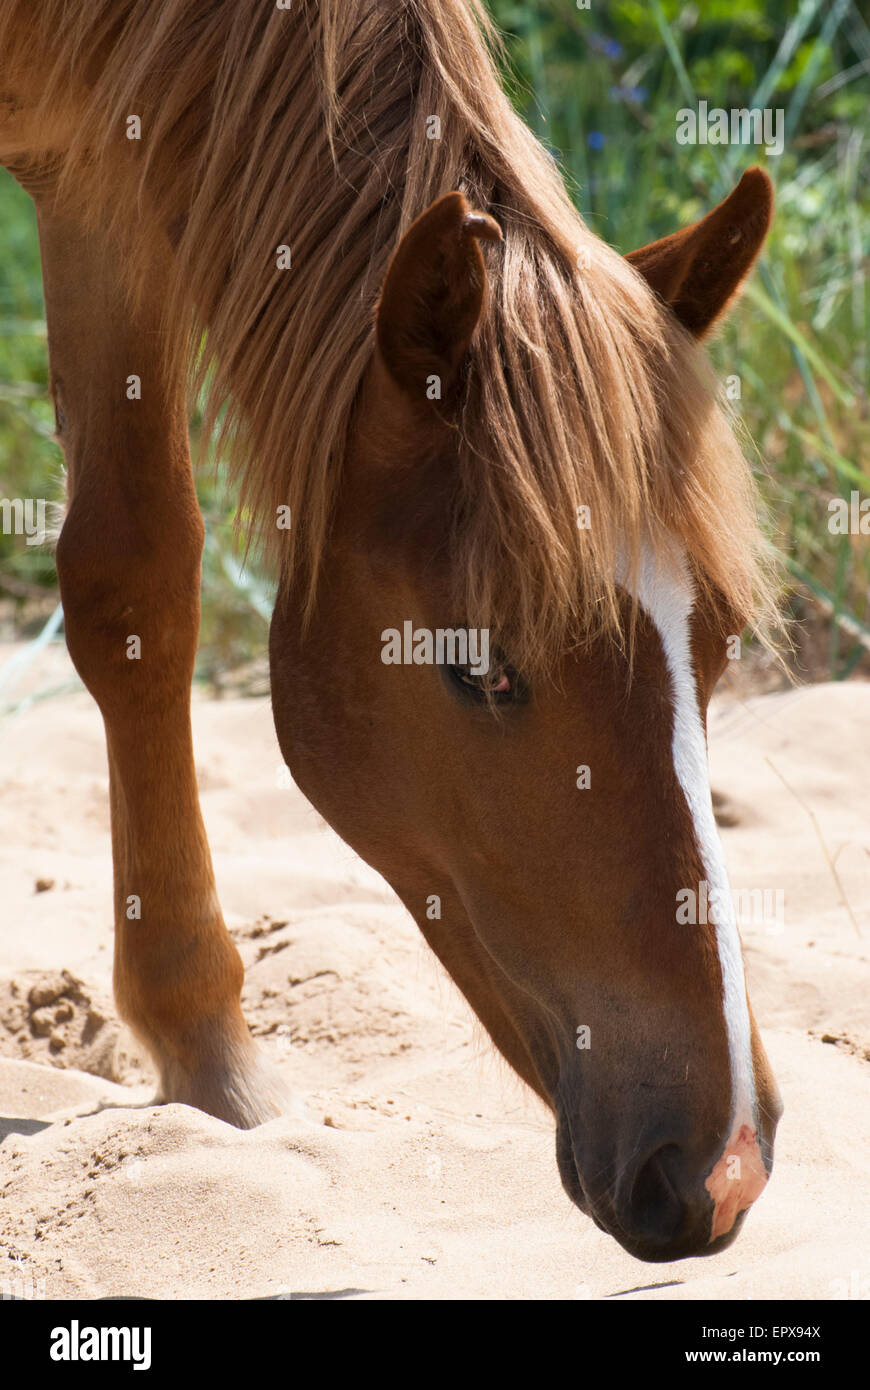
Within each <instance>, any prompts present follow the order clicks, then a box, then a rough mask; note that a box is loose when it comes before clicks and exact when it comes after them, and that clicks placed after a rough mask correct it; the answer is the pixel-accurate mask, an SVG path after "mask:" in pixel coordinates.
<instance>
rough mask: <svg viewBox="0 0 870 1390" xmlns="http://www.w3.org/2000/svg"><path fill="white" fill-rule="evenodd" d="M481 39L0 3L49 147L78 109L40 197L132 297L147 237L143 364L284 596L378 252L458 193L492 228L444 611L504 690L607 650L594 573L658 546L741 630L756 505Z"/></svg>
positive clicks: (701, 401) (334, 489) (719, 423)
mask: <svg viewBox="0 0 870 1390" xmlns="http://www.w3.org/2000/svg"><path fill="white" fill-rule="evenodd" d="M495 46H496V41H495V39H494V35H493V31H492V28H491V25H490V23H489V21H488V19H487V17H486V14H485V12H484V10H483V8H482V6H481V4H480V3H479V0H292V4H291V6H290V8H289V9H288V10H279V9H278V8H277V7H276V5H275V4H274V3H271V0H262V3H259V4H241V5H240V4H238V3H237V0H89V3H88V4H86V5H70V4H69V3H67V0H40V4H39V5H38V6H36V7H34V6H33V5H32V4H30V3H24V0H15V2H14V3H9V0H7V3H6V4H5V5H4V6H3V13H2V19H0V51H3V52H4V53H5V54H6V59H5V62H6V64H7V69H8V71H10V72H11V71H13V70H14V68H15V66H16V64H17V63H19V62H22V63H29V64H30V66H31V69H33V70H36V71H39V72H40V74H41V77H40V82H41V94H40V106H41V109H42V111H43V112H44V115H45V128H46V130H49V129H50V127H51V123H52V114H53V112H55V111H56V110H57V109H58V108H59V107H61V106H65V105H68V104H69V103H70V101H71V100H72V101H73V102H74V103H75V107H76V118H75V122H74V130H73V135H72V140H71V143H70V144H69V148H68V149H67V150H65V151H64V153H63V161H62V172H61V184H60V196H61V197H62V198H64V199H74V200H76V201H77V203H78V206H79V207H80V208H81V210H82V212H83V213H84V214H86V215H87V216H89V217H92V218H93V219H94V220H95V221H101V222H102V223H103V224H105V222H106V220H107V219H111V223H112V227H113V229H114V232H115V234H117V235H119V236H122V237H124V239H125V244H127V245H129V247H130V283H131V292H135V291H136V287H137V286H139V287H140V292H141V285H142V284H143V282H144V274H145V270H144V268H145V265H146V262H147V258H148V254H149V253H148V245H147V243H148V241H149V238H152V237H153V236H160V237H162V238H164V239H165V238H166V237H167V236H168V237H169V239H170V240H171V242H172V244H173V246H174V250H175V256H174V267H175V268H174V273H173V280H172V283H171V284H170V285H169V286H168V291H169V309H168V313H167V320H166V322H167V353H168V354H169V355H170V356H174V357H176V358H178V359H180V358H181V357H182V356H183V357H185V358H186V359H187V360H188V361H194V359H195V361H194V366H195V378H196V380H197V382H200V383H201V382H202V381H203V380H204V379H205V378H206V376H207V377H208V381H209V391H210V396H209V399H210V407H209V409H210V421H211V422H214V421H215V420H218V421H219V424H220V428H221V432H222V441H223V446H224V447H225V448H226V451H227V453H228V455H229V457H230V459H231V460H232V464H233V467H234V468H235V470H236V472H237V475H238V478H239V482H240V488H241V502H242V509H243V515H244V516H245V517H246V518H247V519H248V520H249V521H250V523H251V525H252V527H253V528H254V529H255V530H256V532H257V534H258V536H259V538H260V539H261V541H262V542H263V545H264V546H265V549H266V551H267V552H269V553H270V554H271V556H272V557H273V559H276V560H277V561H278V562H279V563H280V564H281V566H282V567H283V572H284V574H285V576H287V575H289V574H291V573H292V574H294V575H295V576H296V578H297V580H298V579H300V578H301V582H302V583H303V584H304V586H305V592H306V593H307V596H308V602H309V603H313V602H314V601H315V599H316V583H317V577H318V569H319V565H320V561H321V558H322V556H323V554H324V549H325V545H326V541H327V534H328V528H329V524H330V520H331V517H332V515H333V512H334V507H335V502H336V496H337V493H338V489H339V487H340V484H341V473H342V461H343V458H344V456H345V452H346V449H347V441H348V432H349V429H350V427H351V421H352V419H353V414H354V406H355V402H356V400H357V397H358V392H359V387H360V383H361V381H362V379H363V376H364V374H365V372H366V369H367V366H368V365H369V362H370V360H371V356H372V351H373V332H372V327H373V318H374V312H375V307H376V303H377V296H378V292H379V289H380V285H381V281H382V278H383V275H384V272H385V270H386V267H387V264H388V261H389V257H390V255H391V253H392V251H393V250H394V249H395V246H396V244H397V240H398V238H399V237H400V236H401V234H402V233H403V231H404V230H405V229H406V228H407V226H408V225H409V223H410V222H411V221H412V220H413V219H414V218H415V217H416V216H417V215H418V214H419V213H421V212H422V211H423V210H424V209H425V208H426V207H427V206H428V205H429V204H430V203H432V202H433V201H434V200H435V199H436V198H438V197H439V196H440V195H441V194H443V193H445V192H448V191H450V190H452V189H460V190H461V191H462V192H463V193H464V194H465V195H466V197H467V198H468V200H469V202H470V203H471V204H472V205H473V206H475V207H477V208H480V209H483V210H485V211H487V212H490V213H491V214H492V215H493V216H494V217H495V218H496V220H497V221H498V222H499V224H500V226H501V228H502V231H503V233H504V242H503V245H501V246H488V247H486V248H485V256H486V260H487V268H488V272H489V282H490V292H489V296H488V300H487V305H486V308H485V312H484V317H483V320H482V322H481V324H480V326H479V330H478V332H477V334H476V337H475V339H474V342H473V345H472V350H471V360H470V363H469V370H468V373H467V384H466V388H465V398H464V402H463V405H462V411H461V429H460V444H459V449H458V452H459V460H458V465H457V486H456V498H455V508H454V514H453V516H452V518H451V526H452V536H451V546H452V562H453V567H454V571H455V576H456V584H457V593H458V600H457V601H458V602H462V604H463V609H462V611H463V612H464V613H465V614H466V615H467V617H468V620H469V621H473V622H474V623H475V624H476V625H488V626H491V627H492V628H493V629H495V631H496V632H499V633H509V634H510V637H511V641H512V644H513V645H512V655H513V657H514V659H515V660H516V662H517V663H518V664H520V665H522V666H523V668H524V669H529V670H531V669H534V668H535V667H539V668H540V667H543V666H545V665H546V664H547V663H548V662H550V661H552V659H553V658H554V656H555V655H557V654H558V653H559V652H560V651H562V650H564V646H565V644H566V641H570V640H572V639H573V636H575V635H576V634H577V633H578V632H580V631H582V630H584V629H588V628H589V627H590V626H591V627H595V628H599V627H604V628H607V629H609V630H610V631H612V632H613V633H614V634H617V635H618V634H620V633H621V631H622V628H621V624H622V621H623V619H622V617H621V608H620V604H619V598H618V591H617V587H616V578H615V576H616V574H617V571H618V567H619V557H620V555H623V556H624V555H625V554H626V552H627V553H628V555H629V556H630V557H631V558H632V559H633V560H634V561H635V562H637V561H638V559H639V556H640V552H641V547H642V545H643V544H644V542H645V541H648V540H650V539H651V540H652V542H653V544H656V542H657V539H658V540H661V537H662V532H669V533H671V534H672V535H674V536H676V537H677V538H678V539H679V540H680V541H682V543H683V545H684V546H685V548H686V551H687V553H688V556H689V558H690V560H691V562H692V564H693V569H694V571H695V573H696V575H697V576H698V580H699V583H700V584H701V586H702V587H708V588H710V589H715V590H718V591H719V593H720V594H721V596H722V598H724V600H725V601H726V602H727V603H729V604H730V605H731V607H732V608H733V609H734V612H735V614H736V615H737V617H738V620H739V621H741V622H742V621H748V620H751V618H752V615H753V614H754V613H757V612H758V611H759V609H761V610H762V611H764V610H766V608H767V607H768V604H769V593H770V591H769V586H768V581H767V578H766V575H765V563H764V547H763V543H762V538H761V534H760V532H759V528H758V524H757V519H756V498H755V492H754V487H753V481H752V477H751V472H750V470H749V468H748V466H747V464H746V462H745V460H744V458H743V457H742V454H741V452H740V449H739V448H738V446H737V444H736V442H735V439H734V437H733V434H732V432H731V429H730V427H729V425H728V423H727V421H726V419H725V416H724V414H723V413H722V411H721V409H720V408H719V406H718V405H717V404H716V402H715V396H714V391H713V389H712V387H711V384H710V382H709V380H708V375H707V369H706V365H705V362H704V359H703V357H702V355H701V354H700V353H699V351H698V350H697V349H696V348H695V346H694V345H693V344H692V343H691V341H690V340H689V338H688V336H687V335H686V334H685V333H684V332H683V331H682V329H680V328H679V326H678V325H677V323H676V321H675V320H674V319H673V317H672V316H671V315H669V314H668V313H666V312H665V311H663V310H662V308H661V306H660V305H659V304H658V302H657V301H656V299H655V298H654V296H653V294H652V293H651V291H650V290H649V289H648V287H647V286H646V284H645V282H644V281H643V280H642V279H641V277H640V276H639V275H638V274H637V273H636V272H635V271H634V270H633V269H632V268H631V267H630V266H629V265H628V264H627V263H626V262H625V261H624V260H623V259H622V258H621V257H620V256H619V255H618V254H617V253H616V252H614V251H612V250H611V249H610V248H608V247H607V246H606V245H605V243H604V242H603V241H601V240H600V239H599V238H598V237H597V236H595V235H594V234H593V233H592V232H590V231H589V229H588V228H587V227H586V226H585V225H584V223H583V222H582V220H581V218H580V217H579V215H578V213H577V212H576V210H575V209H574V207H573V206H572V204H571V202H570V200H569V198H568V196H567V193H566V191H565V188H564V186H563V183H562V180H561V177H560V175H559V172H558V170H557V168H556V167H555V165H554V164H553V162H552V160H551V159H550V157H549V155H548V154H547V153H546V152H545V151H544V149H543V148H542V146H541V145H540V144H539V142H538V141H537V140H536V139H535V138H534V137H533V135H532V134H531V133H530V132H529V130H528V129H527V128H526V127H525V125H524V124H523V123H522V121H521V120H520V119H519V117H518V116H517V115H516V114H515V113H514V111H513V109H512V108H511V106H510V103H509V101H508V99H507V97H506V96H505V94H504V92H503V90H502V88H501V85H500V82H499V79H498V76H497V72H496V67H495V63H494V61H493V49H494V47H495ZM131 114H136V115H138V116H139V117H140V118H141V122H142V138H141V140H139V141H135V140H128V139H127V138H126V135H125V127H126V120H127V117H128V116H129V115H131ZM433 117H437V119H438V123H440V137H439V138H434V139H433V138H429V137H430V135H431V133H432V132H433V129H437V126H436V124H435V123H434V122H433V121H432V119H431V118H433ZM35 153H37V154H39V155H49V154H51V153H52V151H51V149H50V141H48V139H47V148H46V150H44V151H37V152H35ZM146 233H147V234H146ZM282 245H284V246H288V247H289V248H290V252H291V268H290V269H283V270H282V269H278V267H277V251H278V247H279V246H282ZM203 331H204V332H205V346H204V351H202V352H201V351H200V341H201V336H202V332H203ZM285 504H289V506H290V508H291V515H292V527H291V529H290V530H289V531H286V530H278V529H277V528H276V525H275V517H276V508H278V507H279V506H281V505H285ZM584 507H587V508H588V509H589V518H590V525H589V527H588V528H583V527H581V526H579V525H578V509H580V508H584Z"/></svg>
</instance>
